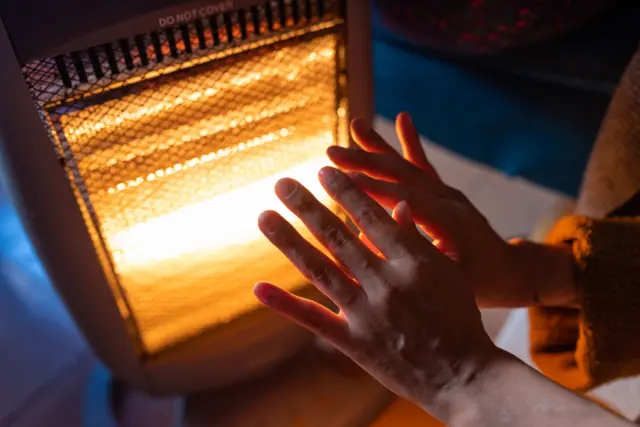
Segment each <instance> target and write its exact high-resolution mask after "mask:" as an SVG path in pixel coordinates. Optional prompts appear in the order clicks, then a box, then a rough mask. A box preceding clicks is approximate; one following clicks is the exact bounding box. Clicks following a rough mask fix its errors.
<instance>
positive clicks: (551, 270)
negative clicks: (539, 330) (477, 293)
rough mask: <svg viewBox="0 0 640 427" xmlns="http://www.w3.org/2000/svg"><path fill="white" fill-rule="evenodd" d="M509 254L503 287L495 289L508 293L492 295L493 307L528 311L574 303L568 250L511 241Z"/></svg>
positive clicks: (573, 288) (573, 264)
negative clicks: (535, 307)
mask: <svg viewBox="0 0 640 427" xmlns="http://www.w3.org/2000/svg"><path fill="white" fill-rule="evenodd" d="M509 251H510V253H509V258H508V259H509V260H510V261H509V262H508V263H507V265H505V266H504V267H503V271H502V277H503V278H504V280H505V281H506V283H504V284H503V285H502V286H496V287H495V289H505V290H507V291H508V292H505V294H504V295H496V296H495V298H493V301H492V302H495V304H493V305H495V306H500V307H531V306H539V305H544V306H571V305H573V304H574V303H575V300H576V298H577V286H576V283H575V277H574V271H575V259H574V256H573V253H572V251H571V247H570V246H568V245H551V244H541V243H534V242H529V241H524V240H512V241H511V242H510V243H509ZM483 306H485V307H486V306H487V304H483Z"/></svg>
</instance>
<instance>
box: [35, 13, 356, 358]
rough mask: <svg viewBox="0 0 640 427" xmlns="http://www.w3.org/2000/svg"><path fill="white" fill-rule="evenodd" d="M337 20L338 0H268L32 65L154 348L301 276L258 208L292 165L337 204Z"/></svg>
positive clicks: (47, 116)
mask: <svg viewBox="0 0 640 427" xmlns="http://www.w3.org/2000/svg"><path fill="white" fill-rule="evenodd" d="M212 29H213V31H212ZM343 29H344V25H343V19H342V18H341V16H340V8H339V2H337V1H333V2H332V1H323V2H320V1H287V2H285V1H279V2H269V3H265V4H263V5H261V6H257V7H255V8H250V9H247V10H240V11H235V12H229V13H226V14H223V15H218V16H215V17H212V18H209V19H205V20H200V21H195V22H192V23H190V24H188V25H185V26H183V27H178V28H174V29H169V30H162V31H158V32H152V33H150V34H145V35H141V36H136V37H133V38H132V39H127V40H121V41H119V42H116V43H113V44H109V45H107V46H110V47H106V46H105V47H104V48H103V49H102V50H98V49H97V48H88V49H87V50H86V51H85V52H74V53H71V54H68V55H64V56H58V57H56V58H49V59H44V60H41V61H36V62H34V63H31V64H27V65H26V66H25V67H24V69H23V70H24V73H25V77H26V80H27V82H28V83H29V84H30V87H31V90H32V93H33V95H34V98H35V100H36V103H37V104H38V106H39V108H40V111H41V114H42V117H43V120H44V122H45V123H46V126H47V129H48V130H49V132H50V134H51V137H52V140H53V141H54V143H55V147H56V148H57V150H58V153H59V155H60V156H61V161H62V163H63V166H64V168H65V170H66V172H67V175H68V177H69V180H70V183H71V184H72V185H73V187H74V190H75V191H76V194H77V195H78V202H79V204H80V207H81V209H82V210H83V211H84V212H85V213H86V215H85V216H86V221H87V225H88V227H89V228H90V229H95V230H97V234H98V236H97V238H96V246H97V249H98V251H100V249H103V250H104V251H105V252H106V253H107V254H108V261H107V263H106V265H105V268H108V269H109V270H110V272H112V273H114V274H115V276H116V277H117V279H118V282H119V285H120V288H119V289H118V292H117V294H118V295H122V301H121V305H122V306H123V307H125V306H126V310H123V313H124V312H126V313H127V314H128V315H130V318H129V319H130V321H131V322H132V324H134V325H135V330H136V331H137V332H136V333H137V338H139V339H140V344H141V348H142V351H143V352H144V353H145V354H146V355H152V354H155V353H157V352H160V351H162V350H164V349H166V348H167V347H168V346H172V345H175V344H176V343H178V342H180V341H183V340H186V339H189V338H191V337H193V336H194V335H197V334H199V333H201V332H203V331H204V330H207V329H210V328H212V327H215V326H217V325H221V324H223V323H225V322H228V321H231V320H233V319H234V318H236V317H237V316H240V315H242V314H243V313H245V312H247V311H250V310H253V309H254V308H255V301H254V299H253V297H252V296H251V292H250V289H251V287H252V286H253V284H254V283H255V282H256V281H257V280H260V279H271V280H274V281H276V282H277V283H278V284H280V285H283V286H285V287H287V288H288V289H291V290H295V289H298V288H299V287H300V286H303V285H304V284H305V281H304V280H303V279H302V278H301V277H300V276H299V275H298V274H297V273H295V272H294V271H292V269H291V267H290V266H289V264H288V262H286V260H285V259H284V257H282V256H281V255H279V254H278V253H277V252H276V251H275V250H274V249H273V248H271V247H270V245H269V244H268V243H267V242H266V241H265V240H264V239H263V238H261V236H260V235H259V233H258V232H257V227H256V225H255V221H256V218H257V215H258V214H259V212H260V211H261V210H263V209H265V208H275V209H278V210H281V209H280V204H279V203H278V201H277V200H276V199H275V197H274V196H273V191H272V186H273V184H274V182H275V180H276V179H277V178H278V177H281V176H285V175H287V176H295V177H297V178H298V179H299V180H300V181H302V182H303V183H305V185H308V186H309V188H310V189H312V191H314V192H315V193H316V194H317V195H318V197H319V198H320V199H321V200H323V201H324V202H326V203H327V205H329V206H330V207H332V208H334V209H335V206H334V205H333V204H332V202H330V200H329V199H328V196H327V195H326V194H325V193H324V192H323V191H322V189H321V188H320V187H319V185H318V183H317V179H316V173H317V171H318V169H319V168H320V167H321V166H323V165H324V164H326V163H327V159H326V158H325V155H324V151H325V149H326V147H327V146H329V145H331V144H336V143H339V144H344V143H346V138H345V135H346V123H345V122H346V116H347V110H346V108H347V105H346V99H345V96H344V94H345V91H346V83H347V82H346V73H345V71H346V70H345V69H346V65H345V52H344V40H343V39H344V37H343ZM171 34H173V36H171ZM283 214H285V212H283ZM291 219H292V220H293V218H291Z"/></svg>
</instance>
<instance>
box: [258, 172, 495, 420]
mask: <svg viewBox="0 0 640 427" xmlns="http://www.w3.org/2000/svg"><path fill="white" fill-rule="evenodd" d="M319 177H320V182H321V183H322V185H323V186H324V188H325V189H326V191H327V193H328V194H329V195H330V196H331V197H332V198H333V199H334V200H335V201H336V202H337V203H338V204H339V205H341V206H342V208H343V209H344V210H345V212H346V213H347V214H348V215H349V217H350V218H351V219H352V221H353V222H354V223H355V225H356V226H357V227H358V228H359V229H360V230H361V231H362V233H364V235H366V237H367V240H368V241H369V242H370V245H371V246H372V247H374V249H375V250H372V249H370V247H368V246H367V245H366V244H365V243H364V242H363V241H362V240H361V239H359V238H358V236H356V235H355V234H353V233H352V232H351V231H350V229H349V228H348V227H347V225H345V224H344V223H343V222H342V221H341V220H340V219H339V218H338V217H337V216H336V215H334V214H333V213H332V212H331V211H330V210H328V209H327V208H326V207H325V206H323V205H322V204H321V203H320V202H319V201H318V200H317V199H315V198H314V196H313V195H312V194H311V193H310V192H309V191H308V190H307V189H306V188H304V187H303V186H302V185H301V184H299V183H298V182H296V181H294V180H292V179H283V180H280V181H279V182H278V183H277V185H276V194H277V196H278V197H279V198H280V199H281V200H282V202H283V203H284V204H285V206H286V207H287V208H288V209H289V210H291V211H292V212H293V213H294V214H295V215H296V216H297V217H299V218H300V219H301V220H302V222H303V223H304V224H305V225H306V227H308V228H309V230H310V231H311V232H312V233H313V234H314V236H315V237H316V238H317V239H318V241H319V242H320V243H321V244H322V245H324V246H325V247H326V248H327V250H328V251H329V252H330V253H331V255H332V256H333V257H334V258H335V260H336V261H335V262H334V261H333V260H332V259H330V258H329V257H328V256H326V255H324V254H323V253H322V252H321V251H320V250H318V249H316V248H315V247H314V246H313V245H311V244H310V243H309V242H307V241H306V240H305V239H304V238H302V237H301V235H300V234H299V233H298V232H297V231H296V230H295V229H294V228H293V227H292V226H291V225H290V224H289V223H288V222H287V221H286V220H285V219H283V218H282V217H281V216H280V215H278V214H277V213H276V212H273V211H267V212H264V213H263V214H262V215H261V217H260V219H259V227H260V229H261V230H262V232H263V233H264V235H265V236H266V237H267V238H268V239H269V240H270V241H271V243H273V244H274V245H275V246H276V247H277V248H278V249H279V250H280V251H282V253H283V254H284V255H286V256H287V257H288V258H289V260H290V261H291V262H292V263H293V264H294V265H295V266H296V267H297V268H298V270H299V271H300V272H301V273H302V274H303V275H304V276H305V277H306V278H308V279H309V280H310V281H311V282H313V284H314V285H315V286H316V287H317V288H318V289H319V290H320V291H322V292H323V293H324V294H325V295H327V296H328V297H329V298H330V299H331V300H332V301H333V302H334V303H335V304H336V305H337V306H338V307H339V309H340V313H339V314H336V313H333V312H332V311H330V310H329V309H327V308H325V307H323V306H321V305H319V304H317V303H314V302H312V301H309V300H305V299H302V298H300V297H297V296H294V295H292V294H290V293H288V292H286V291H284V290H282V289H280V288H278V287H276V286H275V285H273V284H270V283H264V282H263V283H258V284H257V285H256V287H255V290H254V292H255V294H256V296H257V297H258V298H259V299H260V300H261V301H262V302H263V303H264V304H265V305H267V306H268V307H269V308H271V309H272V310H274V311H276V312H278V313H280V314H282V315H284V316H286V317H288V318H290V319H291V320H293V321H294V322H297V323H299V324H300V325H302V326H304V327H306V328H307V329H309V330H311V331H313V332H315V333H316V334H318V335H319V336H320V337H322V338H324V339H325V340H327V341H329V342H330V343H332V344H333V345H334V346H336V347H337V348H338V349H339V350H341V351H342V352H343V353H345V354H346V355H347V356H348V357H350V358H351V359H353V360H354V361H355V362H356V363H358V364H359V365H360V366H362V367H363V368H364V369H365V370H366V371H368V372H369V373H370V374H371V375H372V376H374V377H375V378H376V379H378V380H379V381H380V382H381V383H382V384H384V385H385V386H386V387H388V388H389V389H390V390H392V391H394V392H395V393H397V394H399V395H401V396H404V397H406V398H408V399H411V400H413V401H414V402H417V403H419V404H420V405H422V406H423V407H425V408H426V409H427V410H429V411H431V412H432V413H434V415H436V416H439V417H440V418H441V419H447V414H444V413H442V411H445V410H446V409H445V408H446V407H447V405H439V402H443V397H442V396H443V393H445V391H451V390H453V389H455V388H456V387H459V386H463V385H465V384H466V383H468V382H470V381H472V380H473V378H474V377H475V375H476V374H477V373H478V372H479V371H480V370H481V369H483V367H484V366H486V365H487V364H489V363H490V361H491V360H493V359H494V358H496V357H498V355H499V354H500V351H499V350H497V348H496V347H495V346H494V345H493V343H492V342H491V340H490V339H489V337H488V336H487V334H486V332H485V331H484V329H483V326H482V322H481V318H480V313H479V310H478V307H477V306H476V302H475V300H474V296H473V293H472V290H471V287H470V286H469V282H468V280H467V278H466V277H465V274H464V272H463V271H462V269H461V268H460V266H459V264H458V263H456V262H455V261H454V260H452V259H451V258H450V257H448V256H446V255H445V254H443V253H442V252H441V251H439V250H438V249H437V248H435V247H434V246H433V245H432V244H431V243H430V242H429V240H427V239H426V238H425V237H424V236H423V235H421V234H420V233H419V231H418V230H417V229H416V227H415V226H414V223H413V220H412V219H413V218H414V217H415V215H414V214H412V212H411V209H410V208H409V205H408V204H407V203H406V202H403V201H397V203H396V206H395V210H394V214H393V217H392V216H390V215H389V214H388V213H387V211H385V210H384V209H383V208H382V207H381V206H380V205H379V204H378V203H377V202H376V201H374V200H373V199H372V198H371V197H369V196H368V195H367V194H366V193H365V192H363V191H362V190H361V189H360V188H359V186H357V185H355V183H354V182H353V181H352V179H351V178H349V176H347V175H346V174H345V173H343V172H341V171H339V170H337V169H334V168H330V167H327V168H324V169H322V170H321V171H320V174H319ZM439 411H440V413H439Z"/></svg>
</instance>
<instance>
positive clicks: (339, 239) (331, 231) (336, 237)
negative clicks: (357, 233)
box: [322, 226, 353, 249]
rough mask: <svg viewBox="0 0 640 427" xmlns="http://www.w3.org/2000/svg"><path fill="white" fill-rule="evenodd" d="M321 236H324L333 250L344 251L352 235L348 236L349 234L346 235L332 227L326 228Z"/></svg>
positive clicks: (350, 241)
mask: <svg viewBox="0 0 640 427" xmlns="http://www.w3.org/2000/svg"><path fill="white" fill-rule="evenodd" d="M322 234H323V235H324V236H325V238H326V240H327V242H329V244H330V245H331V246H332V247H334V248H335V249H345V248H347V247H349V245H350V244H351V243H352V240H353V235H351V236H350V234H351V233H347V232H345V231H344V230H341V229H339V228H338V227H334V226H328V227H326V228H325V229H324V230H323V232H322Z"/></svg>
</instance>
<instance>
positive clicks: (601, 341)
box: [529, 217, 640, 391]
mask: <svg viewBox="0 0 640 427" xmlns="http://www.w3.org/2000/svg"><path fill="white" fill-rule="evenodd" d="M547 242H548V243H550V244H567V245H571V247H572V248H573V253H574V256H575V260H576V272H575V275H576V276H575V278H576V283H577V285H578V288H579V295H580V301H579V303H580V304H579V305H580V309H569V308H545V307H535V308H531V309H530V310H529V320H530V339H531V354H532V358H533V361H534V362H535V363H536V364H537V366H538V367H539V368H540V370H541V371H542V372H543V373H544V374H545V375H547V376H548V377H550V378H551V379H553V380H554V381H556V382H558V383H560V384H562V385H563V386H565V387H568V388H570V389H573V390H576V391H586V390H588V389H590V388H592V387H595V386H598V385H600V384H603V383H606V382H608V381H611V380H614V379H617V378H621V377H627V376H634V375H639V374H640V217H634V218H618V219H603V220H593V219H588V218H586V217H567V218H564V219H562V220H560V221H559V222H558V223H556V225H555V226H554V227H553V228H552V230H551V232H550V233H549V235H548V238H547Z"/></svg>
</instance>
